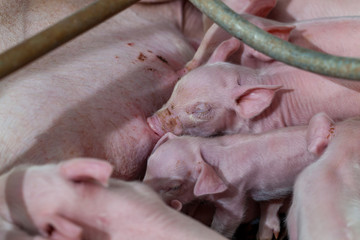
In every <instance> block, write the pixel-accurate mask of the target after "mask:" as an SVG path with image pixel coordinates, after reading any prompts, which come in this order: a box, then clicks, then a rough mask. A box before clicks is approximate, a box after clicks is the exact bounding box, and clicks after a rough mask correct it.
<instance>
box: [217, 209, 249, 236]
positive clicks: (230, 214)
mask: <svg viewBox="0 0 360 240" xmlns="http://www.w3.org/2000/svg"><path fill="white" fill-rule="evenodd" d="M239 206H244V205H242V204H239ZM243 216H244V209H243V208H240V209H239V207H238V209H237V211H236V212H234V211H232V210H231V209H224V208H217V209H216V211H215V215H214V219H213V221H212V223H211V228H212V229H214V230H216V231H217V232H219V233H221V234H222V235H223V236H225V237H227V238H229V239H231V237H232V236H233V235H234V233H235V231H236V228H237V227H238V226H239V224H240V223H241V221H242V220H243Z"/></svg>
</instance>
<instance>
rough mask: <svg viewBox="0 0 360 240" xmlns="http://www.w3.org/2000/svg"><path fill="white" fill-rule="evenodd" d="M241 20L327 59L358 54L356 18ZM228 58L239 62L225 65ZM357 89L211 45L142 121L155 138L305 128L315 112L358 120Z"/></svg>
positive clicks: (233, 44)
mask: <svg viewBox="0 0 360 240" xmlns="http://www.w3.org/2000/svg"><path fill="white" fill-rule="evenodd" d="M247 18H249V20H250V21H252V22H253V23H255V24H256V25H258V26H259V27H262V28H263V29H264V30H266V31H268V32H270V33H273V34H275V35H277V36H279V37H281V38H283V39H288V40H289V41H290V42H292V43H294V44H297V45H300V46H304V47H308V48H312V49H316V50H318V51H323V52H327V53H331V54H337V55H342V56H352V57H355V56H360V52H359V47H358V46H359V43H358V39H360V34H359V30H360V18H359V17H343V18H331V19H330V18H329V19H318V20H311V21H304V22H298V23H294V24H292V25H289V24H281V23H276V22H272V21H270V20H266V19H261V18H256V17H250V16H247ZM335 36H336V37H335ZM199 51H201V49H200V48H199ZM234 53H236V54H234ZM229 57H232V60H233V61H235V62H237V63H241V64H243V65H238V64H231V63H228V62H225V61H226V60H227V59H229ZM250 67H251V68H250ZM359 90H360V84H359V83H358V82H351V81H346V80H338V79H334V78H330V77H325V76H321V75H317V74H314V73H310V72H306V71H303V70H300V69H296V68H294V67H291V66H287V65H285V64H283V63H280V62H277V61H274V60H273V59H271V58H269V57H267V56H265V55H263V54H261V53H259V52H257V51H255V50H254V49H252V48H250V47H247V46H244V45H243V44H242V43H241V42H240V41H238V40H237V39H234V38H230V39H228V40H226V41H224V42H222V43H221V44H220V45H219V46H218V47H217V49H216V50H215V51H214V53H213V54H212V56H211V57H210V59H209V61H208V62H207V64H205V65H204V66H201V67H199V68H196V69H195V70H193V71H191V72H190V73H188V74H187V75H185V76H184V77H183V78H182V79H181V80H180V81H179V82H178V83H177V85H176V86H175V89H174V92H173V93H172V96H171V98H170V99H169V101H168V102H167V103H166V104H165V105H164V106H163V107H162V108H161V109H160V110H159V111H158V112H157V113H156V114H154V115H153V116H152V117H150V118H148V123H149V125H150V126H151V127H152V129H153V130H154V131H155V132H156V133H157V134H158V135H163V134H164V133H165V132H173V133H175V134H177V135H179V134H190V135H200V136H210V135H215V134H225V133H237V132H254V133H258V132H262V131H266V130H270V129H274V128H280V127H285V126H293V125H303V124H307V123H308V121H309V120H310V118H311V117H312V116H313V115H314V114H316V113H317V112H320V111H323V112H325V113H326V114H328V115H329V116H330V117H331V118H332V119H334V120H340V119H345V118H348V117H351V116H355V115H358V114H360V111H359V109H360V93H359ZM334 100H335V101H334Z"/></svg>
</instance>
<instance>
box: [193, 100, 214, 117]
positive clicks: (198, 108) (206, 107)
mask: <svg viewBox="0 0 360 240" xmlns="http://www.w3.org/2000/svg"><path fill="white" fill-rule="evenodd" d="M211 110H212V107H211V106H210V104H207V103H199V104H197V105H195V106H194V107H193V109H192V110H191V114H192V115H193V116H194V117H196V118H200V119H207V118H209V114H210V112H211Z"/></svg>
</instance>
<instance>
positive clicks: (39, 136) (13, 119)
mask: <svg viewBox="0 0 360 240" xmlns="http://www.w3.org/2000/svg"><path fill="white" fill-rule="evenodd" d="M125 20H126V21H125ZM140 30H141V31H140ZM193 53H194V52H193V49H192V48H191V47H190V45H189V44H188V43H187V42H186V40H185V39H184V37H183V35H182V34H181V32H180V31H179V30H178V29H177V27H176V26H175V24H173V23H171V22H169V21H152V22H151V21H147V20H146V19H143V18H140V17H139V16H136V14H134V12H132V11H127V12H124V14H120V15H118V16H116V17H115V18H113V19H111V20H109V21H107V22H105V23H103V24H101V25H99V26H98V27H96V28H95V29H93V30H91V31H90V32H88V33H86V34H84V35H82V36H80V37H79V38H77V39H76V40H74V41H72V42H70V43H68V44H67V45H65V46H64V47H61V48H59V49H57V50H55V51H54V52H52V53H51V54H49V55H47V56H46V57H44V58H42V59H40V60H38V61H37V62H35V63H33V64H31V65H30V66H28V67H26V68H24V69H22V70H21V71H19V72H17V73H15V74H13V75H12V76H10V77H8V78H6V79H5V80H4V81H2V82H1V83H0V89H1V90H0V94H1V97H2V101H1V102H0V122H1V123H2V124H1V126H0V131H1V132H2V133H4V134H2V136H0V142H2V143H3V144H1V146H0V157H1V159H2V162H1V163H0V164H1V165H0V169H1V170H2V171H6V170H7V169H9V168H11V167H12V166H14V165H17V164H19V163H24V162H26V163H36V164H45V163H48V162H54V161H55V162H58V161H62V160H66V159H69V158H72V157H81V156H84V157H95V158H101V159H105V160H108V161H110V162H111V163H113V164H114V165H115V172H114V176H116V177H120V178H123V179H134V178H138V177H139V175H140V174H141V172H142V170H143V169H144V168H145V160H146V158H147V156H148V154H149V153H150V151H151V149H152V147H153V146H154V144H155V142H156V141H157V140H158V137H157V136H156V135H155V134H154V133H153V132H152V131H151V130H150V129H149V127H148V125H147V124H146V117H148V116H150V115H151V114H152V113H153V112H155V111H156V110H157V109H158V108H160V107H161V105H162V104H164V103H165V101H166V100H167V99H168V98H169V96H170V94H171V91H172V88H173V86H174V84H175V82H176V81H177V79H178V75H177V74H176V70H178V69H180V68H181V67H182V66H184V65H185V63H186V62H187V61H188V60H190V59H191V57H192V55H193Z"/></svg>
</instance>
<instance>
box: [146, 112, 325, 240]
mask: <svg viewBox="0 0 360 240" xmlns="http://www.w3.org/2000/svg"><path fill="white" fill-rule="evenodd" d="M324 119H326V120H327V119H328V117H327V116H326V115H324V114H320V115H316V116H314V117H313V118H312V120H311V122H310V124H309V126H296V127H288V128H282V129H278V130H273V131H270V132H267V133H261V134H253V135H251V134H248V135H244V134H235V135H225V136H219V137H214V138H201V137H191V136H181V137H177V136H175V135H173V134H172V133H167V134H165V135H164V136H163V137H162V138H161V139H160V140H159V141H158V143H157V144H156V146H155V149H154V151H153V153H152V155H151V156H150V158H149V159H148V164H147V170H146V174H145V178H144V181H145V182H146V183H147V184H149V185H150V186H151V187H152V188H153V189H155V190H156V191H157V192H159V193H160V194H161V196H162V197H163V199H164V200H165V201H166V202H167V203H168V204H170V205H171V206H173V207H175V208H177V209H181V207H182V205H183V204H186V203H188V202H191V201H193V200H194V199H199V198H200V199H204V200H207V201H210V202H213V203H214V204H215V206H216V211H215V215H214V219H213V221H212V224H211V226H212V228H214V229H215V230H217V231H218V232H220V233H222V234H224V235H225V236H227V237H231V236H232V235H233V233H234V231H235V230H236V227H237V226H238V225H239V224H240V223H241V222H243V221H244V219H245V217H246V214H247V212H246V210H247V202H249V201H250V202H251V201H268V200H276V199H280V198H284V197H286V196H288V195H289V194H290V193H291V192H292V187H293V183H294V181H295V178H296V176H297V175H298V174H299V173H300V172H301V170H302V169H303V168H305V167H306V166H308V165H309V164H310V163H312V162H314V161H315V160H316V158H317V156H316V155H315V154H313V153H310V152H308V151H307V143H306V132H307V130H308V129H316V128H317V127H319V126H321V127H323V122H324V121H325V120H324ZM324 128H325V127H324ZM327 128H328V129H327V131H324V132H321V133H319V134H322V135H323V136H324V137H326V136H327V135H328V133H329V132H330V131H331V125H327ZM276 204H277V203H276ZM272 207H274V205H273V206H272ZM264 212H266V211H264ZM275 212H276V211H275ZM273 215H274V214H272V216H273ZM270 218H271V217H270ZM263 222H264V221H262V223H263ZM274 225H275V226H270V228H271V229H272V230H273V231H274V233H275V235H276V234H277V233H278V231H279V227H278V225H279V221H277V222H275V224H274ZM265 235H266V236H264V237H262V238H261V239H268V238H269V237H270V238H271V237H272V232H271V235H270V236H267V234H265Z"/></svg>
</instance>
